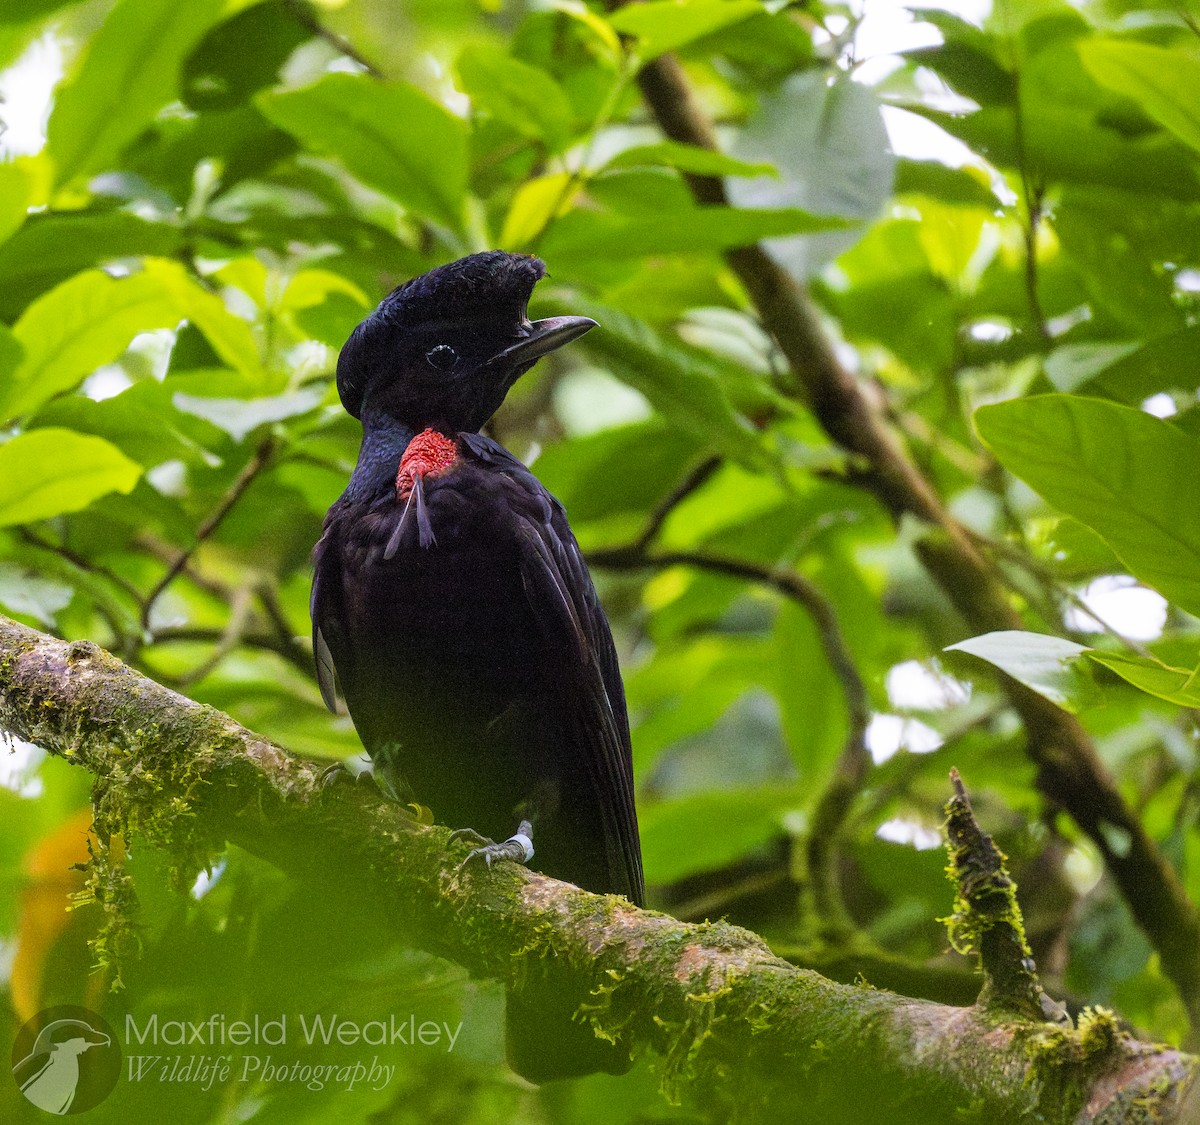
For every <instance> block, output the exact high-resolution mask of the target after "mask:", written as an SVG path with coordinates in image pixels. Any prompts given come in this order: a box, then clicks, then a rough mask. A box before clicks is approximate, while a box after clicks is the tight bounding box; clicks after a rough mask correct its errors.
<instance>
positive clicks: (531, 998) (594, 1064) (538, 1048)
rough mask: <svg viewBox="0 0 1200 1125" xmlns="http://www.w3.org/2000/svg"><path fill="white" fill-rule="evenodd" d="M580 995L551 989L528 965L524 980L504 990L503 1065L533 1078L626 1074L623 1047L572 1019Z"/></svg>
mask: <svg viewBox="0 0 1200 1125" xmlns="http://www.w3.org/2000/svg"><path fill="white" fill-rule="evenodd" d="M586 999H587V996H586V995H584V996H574V995H568V994H564V993H563V991H562V989H561V988H557V987H556V988H551V987H550V986H549V985H548V984H547V983H546V981H545V980H544V979H543V978H542V977H541V976H540V975H537V976H535V975H534V973H533V971H532V967H531V972H530V978H529V979H528V980H527V981H526V982H525V984H524V985H523V986H522V987H521V988H520V989H515V988H514V989H509V992H508V1009H507V1016H506V1024H507V1026H506V1036H505V1046H506V1050H507V1054H508V1065H509V1066H511V1067H512V1068H513V1070H515V1071H516V1072H517V1073H518V1074H519V1075H520V1076H521V1077H522V1078H525V1079H527V1080H528V1081H530V1082H537V1083H542V1082H553V1081H554V1080H555V1079H558V1078H581V1077H582V1076H583V1075H585V1074H596V1073H598V1072H603V1073H606V1074H624V1073H626V1071H628V1070H629V1068H630V1067H631V1066H632V1065H633V1060H632V1059H631V1058H630V1055H629V1050H628V1048H627V1047H626V1046H624V1044H622V1043H620V1042H619V1041H618V1042H616V1043H613V1042H611V1041H610V1040H608V1039H601V1038H600V1037H599V1036H598V1035H596V1032H595V1029H594V1028H593V1026H592V1024H591V1022H590V1021H582V1022H581V1021H579V1020H576V1019H574V1018H573V1017H574V1016H575V1013H576V1012H577V1011H578V1009H579V1006H580V1004H581V1003H583V1002H584V1001H585V1000H586Z"/></svg>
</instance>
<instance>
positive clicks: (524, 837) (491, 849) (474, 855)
mask: <svg viewBox="0 0 1200 1125" xmlns="http://www.w3.org/2000/svg"><path fill="white" fill-rule="evenodd" d="M450 838H451V839H464V838H470V839H472V840H478V841H481V842H482V843H481V846H480V847H477V848H475V849H474V850H473V851H471V852H469V853H468V855H467V858H466V859H464V860H463V861H462V863H461V864H459V867H460V868H463V867H466V865H467V864H468V863H470V862H471V861H472V860H483V862H484V863H486V864H487V865H488V867H491V866H492V862H493V861H494V860H497V859H510V860H512V861H513V863H519V864H521V865H522V866H525V865H527V864H528V863H529V861H530V860H531V859H533V825H532V824H530V823H529V821H527V820H523V821H521V823H520V824H519V825H517V831H516V833H515V834H514V835H512V836H510V837H509V838H508V839H507V840H504V841H502V842H501V843H499V844H496V843H493V842H492V841H491V840H489V839H487V837H486V836H480V835H479V833H478V832H476V831H474V830H473V829H470V828H464V829H460V830H459V831H457V832H455V833H453V835H452V836H451V837H450Z"/></svg>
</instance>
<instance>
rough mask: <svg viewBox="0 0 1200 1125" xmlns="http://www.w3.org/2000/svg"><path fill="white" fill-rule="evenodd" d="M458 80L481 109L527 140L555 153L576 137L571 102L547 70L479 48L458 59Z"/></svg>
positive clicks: (497, 50) (478, 45)
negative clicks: (540, 142)
mask: <svg viewBox="0 0 1200 1125" xmlns="http://www.w3.org/2000/svg"><path fill="white" fill-rule="evenodd" d="M458 76H459V79H460V81H461V82H462V87H463V89H464V90H465V91H466V93H467V94H468V96H469V97H470V98H471V102H472V104H473V105H474V107H475V108H476V109H481V110H483V111H484V112H486V113H488V114H490V115H491V116H492V117H494V118H496V119H497V120H498V121H503V122H504V123H505V124H506V125H508V126H510V127H511V128H513V129H516V130H517V132H519V133H521V134H522V135H524V136H526V137H536V138H538V139H541V140H544V141H545V142H546V144H547V145H548V146H549V147H550V148H551V149H555V148H557V147H558V146H559V145H560V143H561V142H562V141H564V140H565V139H566V138H567V137H568V135H569V134H570V131H571V117H572V110H571V102H570V99H569V98H568V97H567V95H566V94H565V93H564V92H563V88H562V87H561V86H560V85H559V84H558V83H557V82H556V81H555V80H554V79H553V78H552V77H551V76H550V75H549V74H547V73H546V72H545V71H544V70H542V69H541V67H537V66H530V65H529V64H528V63H524V62H521V60H520V59H514V58H513V57H512V56H511V55H509V54H506V53H505V52H504V51H501V50H499V49H498V48H494V47H487V46H484V45H483V44H474V45H472V46H470V47H468V48H467V49H466V50H465V51H463V53H462V54H461V55H459V56H458Z"/></svg>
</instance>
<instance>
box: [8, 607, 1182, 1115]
mask: <svg viewBox="0 0 1200 1125" xmlns="http://www.w3.org/2000/svg"><path fill="white" fill-rule="evenodd" d="M0 729H3V730H6V731H8V732H10V733H11V734H13V735H15V736H17V737H19V738H22V739H26V740H28V741H31V742H34V743H37V744H38V745H40V746H43V747H45V748H46V749H47V750H48V751H50V752H51V753H53V754H56V755H59V756H60V757H62V758H65V759H67V760H68V761H71V762H74V763H76V764H78V765H80V766H83V767H84V768H86V769H88V770H89V771H91V773H92V774H93V775H94V776H95V778H96V788H95V806H96V820H97V835H98V837H99V838H100V839H101V840H102V841H103V840H106V839H107V838H110V837H111V836H112V835H114V834H115V833H116V832H118V831H120V832H132V833H134V834H140V835H142V836H144V837H147V838H149V839H150V840H151V841H153V842H155V843H156V844H158V845H160V846H162V847H164V848H165V849H167V850H168V851H169V852H170V854H171V855H172V856H173V857H174V860H175V862H176V863H177V864H178V866H179V867H180V869H181V871H185V872H186V870H187V869H188V868H190V867H194V866H198V865H201V864H203V863H204V862H205V861H206V860H207V859H208V858H209V857H210V856H211V854H212V853H213V852H215V851H216V850H218V849H219V848H220V847H221V846H222V845H223V843H224V841H226V840H228V841H232V842H234V843H236V844H238V845H239V846H241V847H243V848H245V849H246V850H248V851H250V852H252V853H255V854H257V855H259V856H262V857H264V858H266V859H268V860H270V861H271V862H273V863H275V864H277V865H278V866H279V867H281V868H283V869H285V870H287V871H289V872H291V873H294V874H295V875H297V876H298V877H300V878H304V879H309V880H313V881H314V882H315V881H317V880H321V879H326V878H327V879H330V880H336V882H337V884H338V885H340V886H342V887H345V886H346V885H347V883H352V884H353V885H354V886H355V887H358V888H361V893H362V895H363V896H364V901H366V902H370V903H371V904H372V905H373V907H374V908H375V909H377V910H379V911H380V912H381V913H382V914H383V915H384V916H385V918H386V919H387V920H388V921H389V922H391V923H392V924H394V925H395V926H396V928H397V930H398V931H402V932H403V933H404V934H405V936H406V937H408V938H410V939H411V940H412V941H413V942H414V944H417V945H419V946H421V947H422V948H425V949H428V950H430V951H431V952H434V953H438V954H440V955H442V956H444V957H447V958H449V959H450V960H453V961H455V962H457V963H459V964H461V965H463V966H465V967H466V968H468V969H469V970H470V971H471V972H473V973H475V974H477V975H479V976H485V977H491V978H495V979H498V980H501V981H504V982H506V983H508V984H510V985H515V984H519V983H520V981H522V980H525V979H528V976H529V974H530V973H538V974H541V975H542V976H544V978H545V980H546V982H547V983H548V984H550V985H551V986H552V987H555V988H560V989H562V990H564V992H567V993H569V994H571V995H575V996H578V997H580V1000H581V1009H580V1013H579V1015H580V1018H583V1019H587V1020H589V1021H590V1022H591V1023H592V1024H593V1026H594V1028H595V1030H596V1031H597V1033H598V1034H602V1035H605V1036H607V1037H611V1038H613V1039H616V1040H617V1041H619V1042H621V1043H622V1044H624V1045H625V1046H627V1047H628V1049H629V1050H630V1052H631V1053H640V1052H643V1051H647V1050H648V1051H652V1052H655V1053H656V1054H658V1055H659V1056H661V1058H662V1060H663V1061H662V1063H661V1066H662V1069H663V1081H664V1087H665V1088H666V1089H668V1090H674V1091H676V1092H678V1093H680V1094H683V1095H686V1096H687V1097H688V1098H689V1100H690V1099H692V1098H698V1099H703V1101H704V1102H705V1103H706V1104H707V1105H709V1106H710V1107H712V1106H724V1107H727V1108H728V1110H729V1115H733V1114H735V1113H736V1115H737V1117H738V1119H739V1120H778V1119H779V1117H780V1114H781V1111H782V1110H783V1109H786V1114H785V1116H786V1117H787V1119H788V1120H794V1121H802V1120H814V1121H822V1122H834V1121H840V1120H844V1119H847V1114H849V1119H853V1120H855V1121H863V1120H864V1116H863V1109H862V1107H863V1106H864V1105H868V1106H869V1105H875V1106H878V1107H880V1109H881V1111H883V1110H884V1109H885V1107H886V1117H887V1119H888V1120H889V1121H909V1120H912V1121H930V1120H950V1119H952V1118H955V1117H956V1115H958V1116H963V1115H965V1117H964V1119H972V1120H973V1119H976V1118H978V1119H982V1118H983V1117H984V1116H985V1115H986V1116H987V1117H990V1118H992V1119H996V1120H1017V1119H1021V1120H1025V1119H1028V1120H1036V1121H1045V1122H1064V1123H1065V1122H1092V1121H1116V1120H1125V1119H1127V1118H1125V1117H1124V1116H1122V1114H1123V1112H1124V1110H1123V1108H1122V1107H1124V1106H1128V1105H1132V1104H1137V1105H1138V1106H1140V1107H1144V1112H1146V1113H1148V1114H1149V1115H1150V1116H1147V1117H1144V1118H1143V1119H1146V1120H1150V1119H1153V1120H1157V1121H1171V1120H1178V1119H1179V1118H1178V1116H1177V1114H1178V1107H1179V1105H1180V1103H1181V1100H1182V1098H1183V1097H1184V1094H1185V1087H1186V1085H1187V1083H1188V1081H1189V1080H1190V1078H1191V1076H1192V1075H1193V1074H1194V1072H1195V1070H1196V1068H1197V1060H1196V1059H1195V1058H1194V1057H1192V1056H1189V1055H1186V1054H1183V1053H1181V1052H1178V1051H1174V1050H1170V1049H1168V1048H1165V1047H1159V1046H1154V1045H1151V1044H1147V1043H1142V1042H1138V1041H1136V1040H1133V1039H1131V1038H1130V1037H1128V1036H1126V1035H1124V1034H1122V1033H1121V1032H1120V1031H1119V1030H1118V1028H1117V1027H1116V1026H1115V1024H1114V1023H1113V1022H1112V1021H1111V1020H1106V1019H1103V1018H1101V1017H1094V1018H1092V1019H1091V1022H1089V1023H1087V1024H1086V1025H1085V1026H1081V1028H1080V1029H1079V1030H1078V1031H1076V1030H1072V1029H1069V1028H1064V1027H1057V1026H1052V1025H1048V1024H1044V1023H1041V1022H1039V1021H1037V1020H1032V1019H1022V1018H1017V1017H1014V1016H1012V1015H1011V1014H1008V1015H1007V1016H1005V1017H1004V1018H1000V1017H999V1016H998V1014H997V1013H996V1012H994V1011H991V1010H989V1009H986V1008H984V1007H980V1006H975V1007H972V1008H951V1007H946V1006H943V1005H939V1004H933V1003H930V1002H928V1001H917V1000H910V999H907V998H905V997H902V996H897V995H895V994H892V993H888V992H881V991H876V990H873V989H871V988H869V987H851V986H847V985H841V984H835V983H833V982H832V981H828V980H825V979H824V978H823V977H821V976H819V975H817V974H816V973H813V972H808V971H805V970H802V969H796V968H794V967H793V966H791V965H789V964H788V963H787V962H786V961H783V960H781V959H780V958H779V957H777V956H775V955H774V954H773V953H772V952H771V951H770V950H769V949H768V948H767V946H766V945H765V944H764V943H763V942H762V941H761V939H759V938H758V937H756V936H755V935H753V934H751V933H749V932H747V931H745V930H741V929H738V928H736V927H734V926H729V925H725V924H723V923H705V924H700V925H689V924H685V923H681V922H678V921H676V920H675V919H673V918H670V917H667V916H666V915H663V914H659V913H656V912H654V911H650V910H638V909H635V908H634V907H632V906H630V905H629V904H628V903H627V902H625V901H624V900H623V899H620V898H616V897H613V896H603V895H594V894H589V893H588V892H585V891H581V890H578V889H577V888H574V887H570V886H568V885H567V884H564V883H560V882H557V881H555V880H553V879H548V878H546V877H545V876H542V875H537V874H534V873H532V872H528V871H525V870H524V869H521V868H517V867H514V866H512V865H507V864H505V865H501V866H499V867H497V868H496V869H495V870H492V871H490V872H489V871H486V870H485V869H474V868H472V869H468V870H467V871H466V872H465V873H463V872H460V870H459V866H458V865H459V861H460V859H461V856H462V854H463V850H464V849H463V848H461V847H458V846H454V845H451V844H450V843H449V841H448V832H447V830H446V829H443V828H440V827H433V828H426V827H422V826H420V825H418V824H416V823H415V822H414V821H412V820H410V819H409V818H408V817H407V816H406V815H405V812H404V810H403V809H401V808H400V807H398V806H397V805H395V804H391V803H389V802H387V801H385V800H383V799H382V798H380V797H378V796H376V795H373V794H371V793H368V792H365V791H360V790H359V789H358V788H357V787H343V788H341V789H339V790H336V791H335V792H334V793H333V794H330V793H329V792H327V791H326V790H325V789H323V787H322V785H321V780H320V772H321V771H320V768H319V766H316V765H314V764H312V763H308V762H304V761H301V760H298V759H296V758H293V757H291V756H290V755H289V754H287V753H286V752H285V751H284V750H283V749H281V748H280V747H278V746H276V745H274V744H273V743H271V742H269V741H267V740H266V739H263V738H261V737H259V736H257V735H255V734H253V733H252V732H250V731H248V730H245V729H244V728H242V727H240V726H238V725H237V724H236V723H235V722H234V721H233V720H232V719H230V718H229V717H228V716H226V715H223V714H221V713H220V712H218V711H214V710H212V709H211V708H208V707H204V706H201V705H200V704H197V703H194V702H192V701H191V700H188V699H185V698H184V697H182V696H180V695H177V694H176V693H174V692H172V691H169V690H167V689H166V688H163V687H161V686H160V685H158V684H156V683H154V682H152V681H151V680H148V679H146V678H145V677H143V676H141V675H139V674H138V673H136V672H134V671H132V670H131V669H130V668H128V667H126V666H125V665H123V664H122V663H121V662H120V661H118V660H116V659H115V658H114V657H112V656H110V655H109V654H108V653H106V652H104V651H103V650H102V649H100V648H98V647H97V646H96V645H94V644H91V643H90V642H76V643H68V642H65V641H60V640H57V639H55V638H52V637H48V636H45V635H43V634H40V633H37V632H35V631H33V630H31V629H27V628H25V627H24V626H21V625H18V624H16V623H14V622H12V621H9V620H7V619H6V618H2V617H0ZM348 869H352V870H353V876H352V878H349V879H348V878H347V870H348ZM730 1079H735V1081H733V1082H731V1081H730ZM847 1090H853V1091H854V1096H853V1097H852V1098H848V1097H847V1095H846V1091H847Z"/></svg>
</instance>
